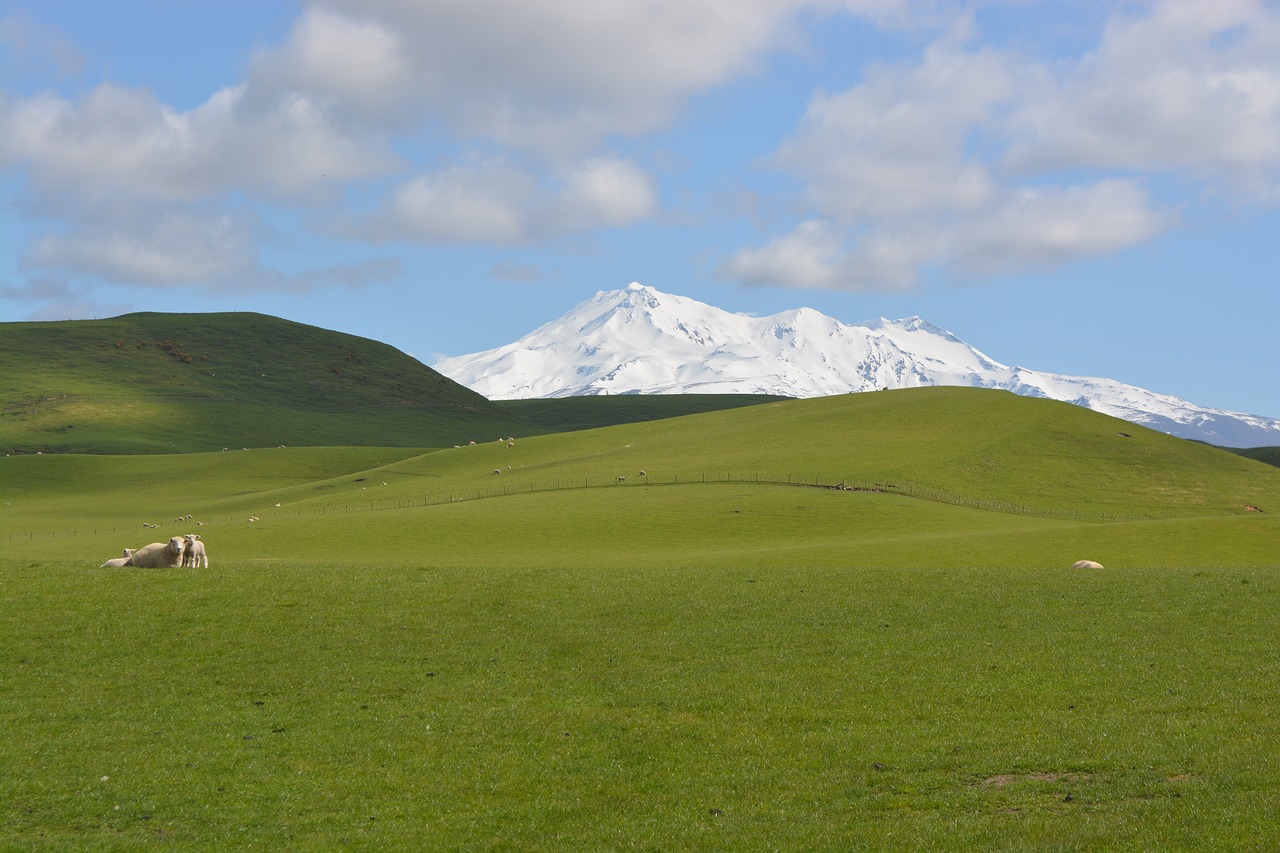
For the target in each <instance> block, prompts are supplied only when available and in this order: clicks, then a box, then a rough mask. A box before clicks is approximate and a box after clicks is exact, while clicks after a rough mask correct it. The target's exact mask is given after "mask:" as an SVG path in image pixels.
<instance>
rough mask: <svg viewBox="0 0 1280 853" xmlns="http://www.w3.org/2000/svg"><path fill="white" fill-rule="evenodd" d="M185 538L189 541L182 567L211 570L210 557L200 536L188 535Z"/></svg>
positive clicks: (196, 534) (195, 534)
mask: <svg viewBox="0 0 1280 853" xmlns="http://www.w3.org/2000/svg"><path fill="white" fill-rule="evenodd" d="M184 538H185V539H186V540H187V547H186V553H185V554H184V555H183V557H182V565H184V566H190V567H191V568H193V569H207V568H209V555H208V553H207V552H206V551H205V549H204V543H203V542H201V541H200V534H198V533H188V534H187V535H186V536H185V537H184Z"/></svg>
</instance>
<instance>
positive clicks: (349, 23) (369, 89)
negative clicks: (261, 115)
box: [249, 7, 414, 123]
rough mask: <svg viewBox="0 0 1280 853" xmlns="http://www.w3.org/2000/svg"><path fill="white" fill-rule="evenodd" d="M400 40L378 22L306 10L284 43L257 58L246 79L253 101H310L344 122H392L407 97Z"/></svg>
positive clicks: (407, 71) (408, 75)
mask: <svg viewBox="0 0 1280 853" xmlns="http://www.w3.org/2000/svg"><path fill="white" fill-rule="evenodd" d="M413 76H414V75H413V69H412V67H411V64H410V61H409V58H408V56H407V55H406V52H405V46H404V43H403V40H402V38H401V36H400V35H399V34H398V33H396V32H395V31H394V30H393V29H391V28H390V27H388V26H387V25H386V24H384V23H383V22H380V21H377V20H373V19H369V18H363V17H362V18H354V17H347V16H344V15H341V14H338V13H336V12H333V11H331V10H329V9H327V8H324V7H316V8H311V9H307V10H305V11H304V12H303V13H302V16H301V17H300V18H299V19H298V20H297V21H296V22H295V23H294V26H293V28H292V31H291V32H290V34H289V38H288V40H287V41H286V42H285V43H284V44H283V45H281V46H280V47H278V48H276V49H275V50H272V51H267V52H264V53H262V54H260V55H259V56H258V58H257V60H256V61H255V63H254V65H253V68H252V70H251V72H250V75H249V88H250V90H251V92H252V96H253V99H254V100H255V101H260V102H264V103H265V104H266V105H267V106H268V108H270V105H271V104H274V103H276V102H278V101H280V100H282V99H288V98H290V97H304V98H308V99H314V100H316V101H318V102H320V103H322V104H324V105H325V107H326V109H329V110H331V111H334V112H336V113H338V114H340V115H342V116H343V117H345V118H350V119H357V120H365V121H370V120H380V121H391V122H393V123H395V121H396V116H397V115H398V114H399V113H400V112H402V109H403V106H404V103H405V101H406V100H408V99H410V98H411V97H412V91H413V90H412V88H411V84H412V82H413Z"/></svg>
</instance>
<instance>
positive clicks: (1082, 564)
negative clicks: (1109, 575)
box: [1071, 560, 1102, 569]
mask: <svg viewBox="0 0 1280 853" xmlns="http://www.w3.org/2000/svg"><path fill="white" fill-rule="evenodd" d="M1071 568H1073V569H1100V568H1102V563H1095V562H1094V561H1093V560H1076V561H1075V562H1074V563H1072V564H1071Z"/></svg>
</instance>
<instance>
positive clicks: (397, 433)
mask: <svg viewBox="0 0 1280 853" xmlns="http://www.w3.org/2000/svg"><path fill="white" fill-rule="evenodd" d="M0 400H3V404H4V409H3V414H2V415H0V446H2V447H3V449H4V450H5V452H13V451H17V452H35V451H42V452H99V453H154V452H184V451H198V450H215V449H221V448H222V447H224V446H227V445H236V446H240V445H244V446H263V445H271V446H275V445H280V444H285V445H385V446H416V447H431V446H440V445H446V444H455V443H459V442H465V441H467V440H468V439H470V438H472V437H478V436H487V435H489V434H490V433H493V434H497V433H498V432H501V433H504V434H505V433H506V432H510V431H512V430H515V429H522V428H525V425H524V423H523V421H521V420H519V419H518V418H515V417H512V416H511V415H509V414H508V413H506V412H504V411H503V410H501V409H498V408H497V407H495V406H493V405H492V404H491V403H490V402H489V401H487V400H486V399H485V398H483V397H482V396H480V395H479V394H477V393H475V392H473V391H470V390H468V389H466V388H464V387H462V386H460V385H458V384H457V383H455V382H453V381H452V380H450V379H447V378H445V377H444V376H442V375H440V374H439V373H437V372H436V371H434V370H432V369H431V368H429V367H427V366H425V365H423V364H422V363H420V362H418V361H416V360H415V359H413V358H411V357H409V356H407V355H405V354H404V353H402V352H400V351H399V350H396V349H395V348H393V347H390V346H388V345H386V344H383V343H379V342H377V341H373V340H369V339H367V338H360V337H356V336H354V335H347V334H343V333H340V332H333V331H329V330H325V329H320V328H316V327H314V326H307V325H304V324H301V323H294V322H291V321H288V320H282V319H279V318H276V317H270V316H266V315H261V314H252V313H224V314H165V313H138V314H127V315H124V316H121V317H115V318H112V319H106V320H74V321H65V322H43V323H41V322H32V323H5V324H3V325H0ZM526 431H527V429H526ZM534 431H540V430H534Z"/></svg>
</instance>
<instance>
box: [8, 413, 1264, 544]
mask: <svg viewBox="0 0 1280 853" xmlns="http://www.w3.org/2000/svg"><path fill="white" fill-rule="evenodd" d="M3 464H4V477H3V480H2V481H0V494H3V497H4V499H5V501H6V502H7V503H8V504H9V505H8V506H6V507H4V516H3V519H4V523H5V529H6V530H7V531H10V532H11V538H14V537H13V534H16V536H17V538H15V539H14V541H12V542H11V543H9V545H10V547H11V548H12V549H13V553H21V552H24V551H28V550H29V551H30V552H32V553H37V554H38V553H46V549H53V550H52V554H53V555H55V556H59V557H64V558H73V557H75V556H76V555H77V554H79V553H83V552H84V550H85V548H86V546H88V545H89V542H86V541H82V540H80V539H78V538H77V537H79V536H81V535H89V536H93V537H95V538H94V539H93V540H92V549H96V551H94V553H103V554H104V555H105V556H110V555H112V554H114V552H116V551H118V550H119V549H120V548H121V547H125V546H129V547H133V546H134V545H135V544H136V542H135V540H136V539H138V538H139V537H142V536H146V535H155V536H159V535H160V534H159V533H154V534H152V533H151V532H150V531H143V529H142V527H141V525H142V524H143V523H156V524H160V525H161V527H160V528H159V530H161V531H163V530H169V529H175V528H181V529H182V531H183V532H187V530H186V528H188V527H190V524H189V523H186V522H185V516H187V515H192V516H193V520H199V521H202V522H204V523H205V524H206V525H207V526H208V527H207V531H206V532H207V537H206V538H209V539H214V538H217V539H219V540H220V542H221V543H222V544H223V546H224V548H229V549H230V554H235V553H236V551H237V550H239V551H242V552H243V553H244V554H245V556H247V557H251V558H253V559H292V558H306V559H320V560H331V561H343V560H346V559H348V555H349V554H351V553H358V554H363V555H370V556H377V557H378V558H379V559H386V560H391V561H395V562H401V561H410V562H412V561H417V560H420V559H421V556H420V555H421V554H422V553H423V552H424V549H426V550H429V551H430V552H431V553H433V554H436V555H441V554H453V555H456V556H454V557H451V559H456V560H459V561H461V562H466V563H474V562H477V561H478V562H484V561H485V560H488V559H490V558H491V557H495V558H501V559H504V560H506V559H511V558H513V557H516V556H519V555H525V557H524V558H525V559H528V560H532V561H535V562H538V563H539V564H554V563H555V562H556V561H557V560H559V559H561V555H562V554H573V555H574V558H575V559H579V558H581V559H585V558H587V557H589V556H590V555H592V554H597V556H595V557H591V558H592V559H598V560H603V561H605V562H615V561H616V560H621V561H624V562H626V561H636V560H639V561H641V562H646V563H664V562H666V561H668V560H671V559H678V556H679V555H680V554H683V553H689V549H690V548H691V547H694V548H696V549H698V550H701V551H704V552H705V553H706V555H707V556H706V559H709V560H721V561H724V560H728V559H735V558H736V555H739V554H742V553H748V554H749V553H754V552H755V551H757V550H758V549H760V548H765V547H769V548H774V547H776V548H780V549H782V550H790V551H793V552H797V553H807V554H809V555H810V556H808V557H806V558H805V559H807V560H814V559H816V560H818V561H820V562H823V563H828V562H835V563H842V562H847V561H850V560H852V561H855V562H857V563H859V564H864V565H867V564H878V563H891V564H894V565H898V564H903V565H907V564H910V563H911V561H912V560H916V559H920V558H921V554H919V553H917V551H916V550H913V549H925V552H928V553H929V554H930V556H929V557H928V559H927V561H928V562H935V563H936V561H937V560H942V561H943V562H945V563H946V564H950V565H956V564H959V565H967V564H979V563H982V562H985V561H990V560H991V559H992V558H993V556H994V554H995V553H996V545H997V543H998V542H1000V541H1001V540H1000V537H1001V536H1007V537H1008V539H1007V543H1006V546H1005V551H1004V552H1003V553H1004V556H1002V557H1001V558H1000V560H998V562H1001V563H1003V564H1011V565H1018V564H1020V563H1021V561H1022V559H1023V558H1024V557H1025V556H1026V555H1027V554H1028V553H1029V551H1028V549H1029V547H1030V546H1029V544H1028V541H1029V540H1028V537H1031V533H1030V532H1029V531H1031V530H1034V531H1038V533H1037V534H1036V535H1037V536H1040V537H1043V539H1044V541H1045V542H1049V543H1051V544H1050V545H1048V546H1046V547H1047V548H1049V549H1050V550H1049V552H1046V553H1045V555H1044V559H1048V558H1049V556H1050V552H1051V553H1056V554H1061V557H1058V558H1057V559H1062V558H1065V557H1066V556H1067V554H1068V553H1069V552H1070V551H1071V550H1072V549H1071V548H1070V547H1067V545H1066V544H1065V543H1066V542H1069V541H1070V540H1071V537H1072V536H1078V537H1083V538H1084V539H1083V541H1082V542H1081V544H1080V546H1078V547H1076V549H1075V550H1092V549H1091V548H1088V547H1086V546H1087V545H1088V543H1090V542H1096V543H1098V544H1097V546H1096V547H1098V548H1101V547H1102V543H1103V542H1105V541H1106V540H1107V537H1108V533H1107V532H1106V531H1109V530H1115V529H1117V528H1115V527H1108V526H1107V525H1100V524H1098V523H1097V522H1104V521H1106V522H1111V521H1125V522H1132V523H1133V524H1132V525H1131V526H1130V527H1129V528H1127V530H1128V531H1130V532H1127V533H1124V534H1117V535H1116V536H1115V537H1114V540H1115V541H1114V542H1112V543H1110V544H1109V545H1108V549H1107V553H1108V554H1114V555H1115V557H1116V558H1119V559H1122V560H1124V561H1127V562H1130V561H1136V562H1142V561H1148V562H1149V561H1153V560H1155V561H1157V562H1161V563H1168V562H1169V561H1174V562H1177V561H1178V560H1180V559H1185V557H1184V556H1183V555H1182V551H1181V549H1183V548H1186V547H1190V545H1189V540H1190V539H1192V538H1194V539H1195V540H1196V541H1198V542H1200V543H1201V544H1200V545H1199V546H1197V547H1198V548H1199V551H1198V553H1201V554H1202V558H1204V557H1209V556H1210V555H1211V554H1220V556H1219V557H1218V558H1216V559H1215V560H1214V561H1215V562H1240V561H1245V562H1249V563H1258V562H1268V561H1269V558H1270V556H1271V555H1272V554H1273V547H1272V544H1271V543H1270V542H1269V540H1268V539H1267V536H1266V535H1263V534H1262V533H1259V535H1253V534H1251V533H1249V532H1248V531H1265V532H1266V533H1270V532H1271V531H1273V530H1274V526H1273V524H1272V523H1271V519H1272V518H1274V517H1275V516H1274V510H1275V508H1276V507H1278V506H1280V471H1277V469H1275V468H1274V467H1271V466H1267V465H1264V464H1262V463H1259V462H1256V461H1252V460H1249V459H1245V458H1242V457H1240V456H1238V455H1236V454H1232V453H1228V452H1226V451H1222V450H1218V449H1215V448H1212V447H1207V446H1205V445H1201V444H1197V443H1194V442H1188V441H1183V440H1180V439H1175V438H1171V437H1169V436H1165V435H1162V434H1159V433H1155V432H1151V431H1148V430H1142V429H1140V428H1137V427H1133V426H1132V425H1130V424H1125V423H1124V422H1122V421H1117V420H1115V419H1112V418H1108V417H1105V416H1102V415H1098V414H1096V413H1093V412H1089V411H1087V410H1084V409H1081V408H1078V407H1075V406H1071V405H1068V404H1065V403H1057V402H1054V401H1048V400H1034V399H1028V398H1024V397H1018V396H1015V395H1012V394H1007V393H1003V392H992V391H980V390H974V389H945V388H943V389H919V390H912V391H898V392H877V393H872V394H862V395H845V396H839V397H831V398H826V399H821V400H795V401H787V402H781V403H772V404H766V405H762V406H753V407H749V408H743V409H736V410H732V411H722V412H713V413H707V414H700V415H691V416H687V417H683V418H674V419H670V420H665V421H657V422H649V423H638V424H628V425H622V426H616V427H609V428H605V429H599V430H591V431H585V432H575V433H565V434H557V435H548V436H538V437H532V438H526V439H519V440H517V441H514V442H508V441H505V440H503V441H487V442H484V443H480V444H476V445H474V446H472V445H464V446H460V447H456V448H448V449H444V450H440V451H434V452H429V453H418V452H415V451H410V450H394V449H393V450H375V449H368V448H366V449H357V450H344V449H341V448H329V449H325V448H298V449H295V448H288V449H280V448H276V449H266V450H250V451H243V450H240V451H229V452H225V453H223V452H219V453H212V454H194V455H184V456H157V457H154V458H123V457H120V458H101V457H80V456H66V457H55V456H39V457H33V456H27V457H13V458H9V459H4V460H3ZM619 478H624V479H621V480H620V479H619ZM725 481H729V482H725ZM839 483H846V484H850V485H853V486H855V487H858V488H860V489H864V491H840V490H833V489H830V488H815V487H814V486H815V485H822V486H824V487H825V486H831V485H835V484H839ZM765 484H774V485H765ZM504 493H505V494H504ZM922 497H923V498H930V500H923V499H920V498H922ZM477 498H483V500H477ZM276 504H280V506H279V507H277V506H276ZM740 505H741V506H740ZM992 509H997V510H1010V511H1000V512H992V511H990V510H992ZM735 510H738V511H737V512H735ZM882 514H883V516H884V517H883V519H881V518H880V516H881V515H882ZM250 515H255V516H258V517H260V518H261V519H263V521H264V522H265V523H262V524H258V525H249V524H247V523H246V519H247V518H248V517H249V516H250ZM179 517H182V518H183V519H184V522H183V523H182V524H179V523H178V522H177V521H175V519H177V518H179ZM664 519H665V520H666V521H664ZM1078 522H1083V523H1078ZM1139 522H1141V524H1139ZM1204 524H1208V525H1209V527H1210V528H1214V529H1216V528H1215V525H1220V526H1221V528H1222V530H1223V531H1224V532H1223V534H1222V535H1223V536H1225V537H1227V538H1226V539H1223V540H1219V539H1217V538H1216V537H1215V535H1213V534H1212V533H1196V531H1198V530H1199V529H1200V525H1204ZM401 528H403V529H401ZM485 530H488V531H490V532H492V534H493V535H490V536H485V535H483V531H485ZM931 531H932V533H933V534H935V535H936V536H938V537H940V538H937V539H934V540H930V539H929V538H928V536H927V535H926V534H927V533H930V532H931ZM979 531H986V532H985V533H980V534H978V535H973V534H976V533H978V532H979ZM1064 531H1066V532H1065V533H1064ZM1133 531H1142V532H1141V535H1139V533H1136V532H1133ZM1171 531H1172V532H1171ZM55 532H56V533H58V534H59V538H58V540H57V541H56V542H49V541H46V540H45V539H44V538H42V537H43V536H46V535H52V534H53V533H55ZM36 534H39V535H38V536H37V535H36ZM1192 534H1195V535H1194V536H1193V535H1192ZM24 535H27V536H35V538H27V539H23V538H22V537H23V536H24ZM953 537H959V538H958V539H954V540H953ZM1031 538H1034V537H1031ZM605 539H607V540H609V542H611V543H612V544H613V545H616V546H618V550H619V553H620V556H619V557H617V558H616V560H615V558H614V557H612V556H610V553H609V549H605V548H603V547H602V542H603V540H605ZM122 540H123V541H122ZM1020 540H1021V541H1020ZM904 541H905V542H906V543H907V544H906V545H903V544H902V543H903V542H904ZM406 542H412V543H414V545H413V546H412V547H406V545H405V543H406ZM532 542H539V543H540V547H539V548H537V549H531V548H530V543H532ZM875 542H882V543H884V544H883V547H882V548H880V549H876V548H875V547H872V545H873V543H875ZM854 546H856V553H853V554H849V553H840V549H841V548H853V547H854ZM92 549H91V550H92ZM1151 549H1154V550H1151ZM722 550H723V551H724V552H725V553H727V554H730V555H734V556H726V557H717V556H716V554H719V553H721V551H722ZM876 554H879V556H875V557H873V555H876ZM824 555H825V556H824ZM105 556H104V558H105ZM1105 556H1107V555H1106V554H1101V555H1099V554H1095V555H1094V556H1092V557H1091V558H1093V559H1103V558H1104V557H1105ZM1073 559H1075V558H1073ZM1068 562H1070V561H1068ZM1104 562H1105V560H1104Z"/></svg>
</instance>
